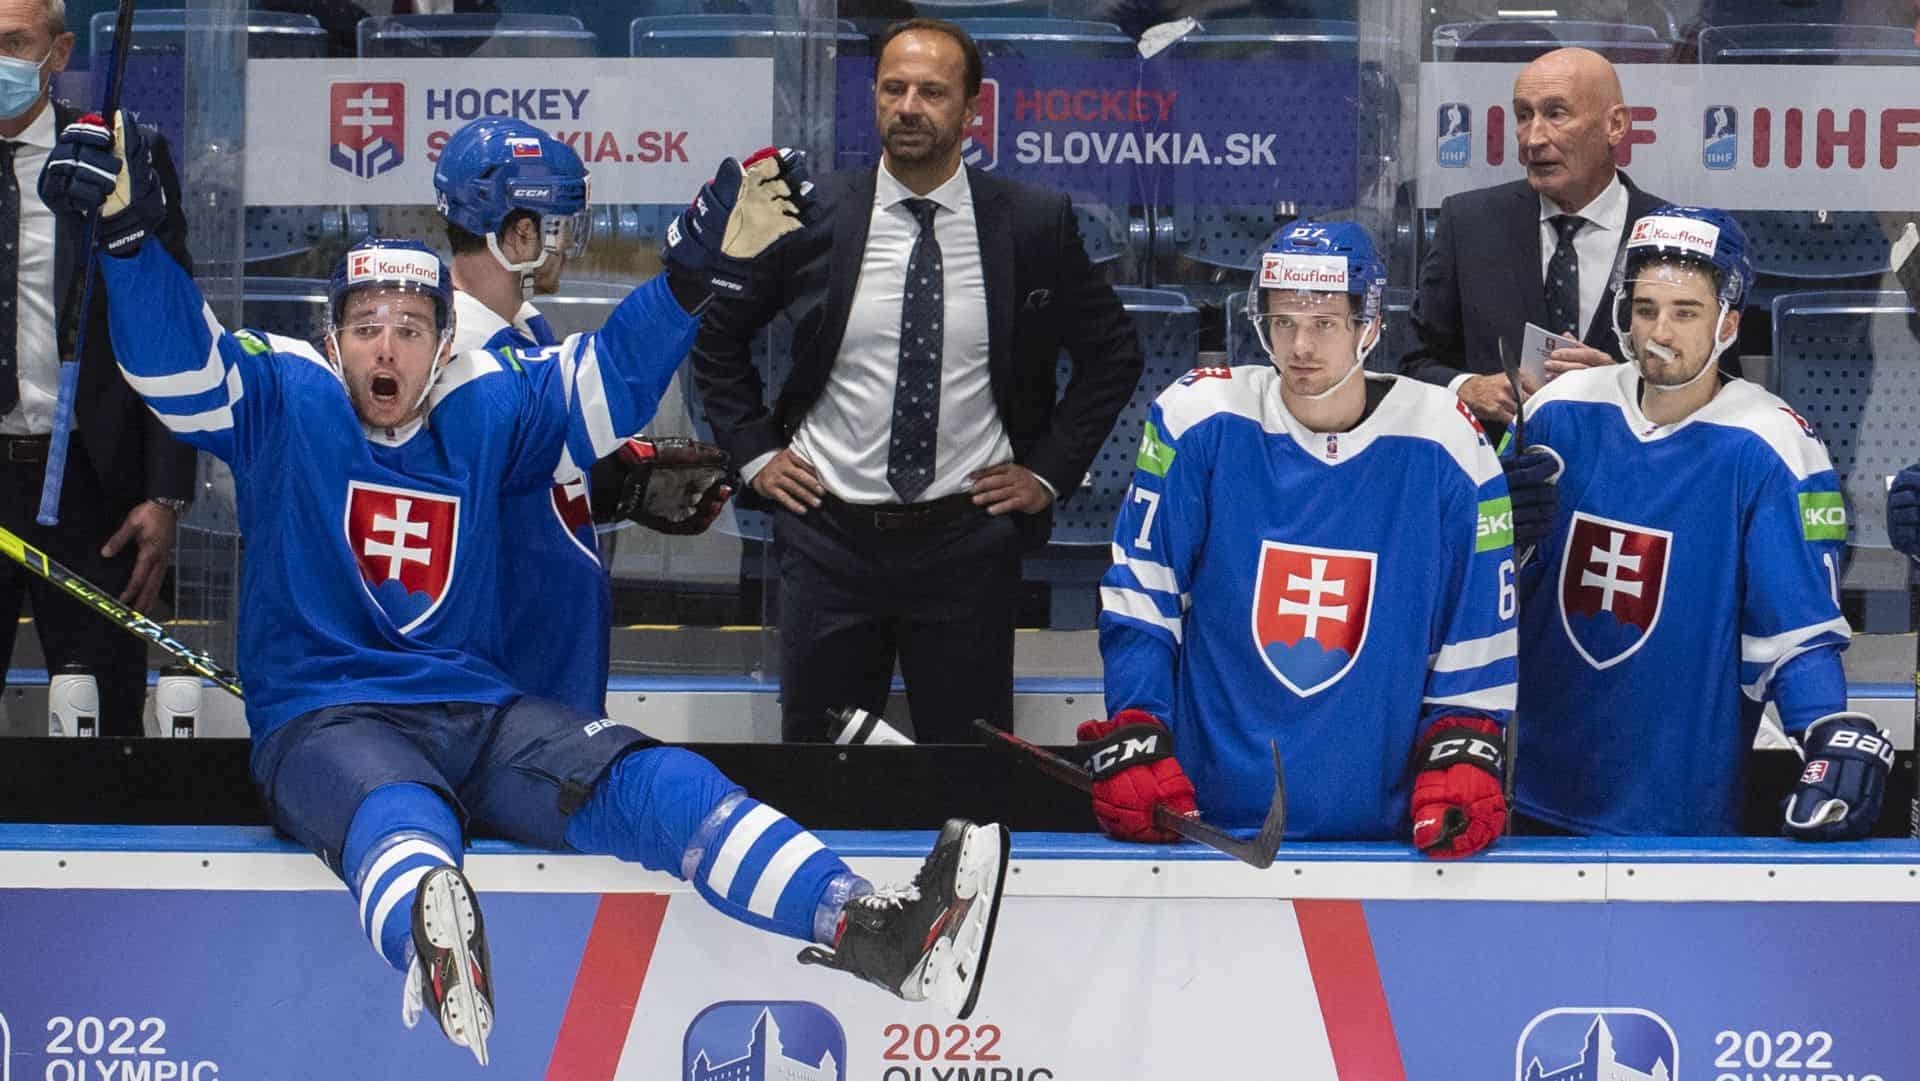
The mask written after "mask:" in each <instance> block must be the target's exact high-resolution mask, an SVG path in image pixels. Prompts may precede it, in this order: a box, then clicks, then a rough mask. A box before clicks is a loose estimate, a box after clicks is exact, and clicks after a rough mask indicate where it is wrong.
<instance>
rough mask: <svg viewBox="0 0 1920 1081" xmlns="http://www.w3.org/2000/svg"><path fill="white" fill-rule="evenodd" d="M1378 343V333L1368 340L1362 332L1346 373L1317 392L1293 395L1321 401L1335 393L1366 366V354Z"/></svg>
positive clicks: (1301, 398)
mask: <svg viewBox="0 0 1920 1081" xmlns="http://www.w3.org/2000/svg"><path fill="white" fill-rule="evenodd" d="M1378 344H1380V335H1378V334H1375V335H1374V336H1373V340H1372V341H1368V340H1367V339H1366V335H1365V334H1364V333H1362V334H1361V336H1360V342H1359V344H1357V345H1355V346H1354V347H1353V367H1351V368H1348V369H1347V374H1345V375H1343V376H1341V377H1340V378H1338V379H1336V380H1334V382H1333V385H1332V386H1330V387H1328V388H1327V389H1325V390H1323V391H1321V392H1320V393H1318V394H1296V395H1294V397H1296V398H1299V399H1300V400H1301V401H1303V402H1323V401H1326V400H1327V399H1328V398H1331V397H1333V396H1334V395H1335V394H1338V393H1339V392H1340V388H1341V387H1344V386H1346V385H1347V382H1348V381H1349V380H1351V379H1352V378H1353V377H1354V376H1355V375H1357V374H1359V373H1360V371H1361V369H1363V368H1365V367H1366V364H1367V354H1369V353H1371V352H1373V347H1374V346H1376V345H1378ZM1269 355H1271V350H1269Z"/></svg>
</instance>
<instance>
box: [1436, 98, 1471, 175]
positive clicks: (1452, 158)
mask: <svg viewBox="0 0 1920 1081" xmlns="http://www.w3.org/2000/svg"><path fill="white" fill-rule="evenodd" d="M1433 131H1434V138H1433V153H1434V158H1435V160H1437V161H1438V162H1439V163H1440V167H1441V168H1442V169H1465V168H1466V167H1467V165H1468V163H1469V162H1470V161H1471V159H1472V156H1473V110H1471V109H1469V108H1467V105H1466V103H1465V102H1463V101H1449V102H1446V103H1445V104H1443V105H1441V106H1440V111H1439V112H1438V113H1437V114H1436V117H1435V123H1434V128H1433Z"/></svg>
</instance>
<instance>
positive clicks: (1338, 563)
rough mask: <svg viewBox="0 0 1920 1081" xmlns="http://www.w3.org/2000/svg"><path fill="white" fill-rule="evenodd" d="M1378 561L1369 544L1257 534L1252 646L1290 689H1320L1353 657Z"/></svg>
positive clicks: (1362, 638)
mask: <svg viewBox="0 0 1920 1081" xmlns="http://www.w3.org/2000/svg"><path fill="white" fill-rule="evenodd" d="M1376 564H1377V557H1376V556H1375V555H1374V554H1373V553H1372V552H1352V551H1344V550H1341V549H1338V548H1308V547H1305V546H1303V545H1297V544H1281V543H1280V542H1279V541H1263V542H1261V545H1260V569H1259V574H1258V576H1257V577H1256V579H1255V580H1254V586H1253V646H1254V649H1255V650H1257V651H1258V652H1259V654H1260V659H1261V660H1263V661H1265V662H1266V664H1267V670H1268V671H1270V672H1272V673H1273V675H1274V678H1276V679H1278V680H1279V681H1280V682H1281V683H1283V684H1285V685H1286V686H1287V689H1288V690H1290V691H1292V692H1293V693H1295V694H1297V695H1299V696H1300V697H1302V698H1305V697H1307V696H1309V695H1313V694H1318V693H1319V692H1321V691H1323V690H1326V689H1327V688H1328V687H1331V686H1333V685H1334V684H1335V683H1337V682H1339V680H1340V677H1341V676H1344V675H1346V674H1347V671H1348V670H1349V669H1351V668H1352V667H1353V662H1354V661H1355V660H1358V659H1359V657H1360V650H1361V648H1362V647H1363V646H1365V645H1366V642H1367V624H1368V619H1367V617H1368V615H1369V614H1370V613H1371V612H1372V609H1373V580H1374V572H1375V570H1376Z"/></svg>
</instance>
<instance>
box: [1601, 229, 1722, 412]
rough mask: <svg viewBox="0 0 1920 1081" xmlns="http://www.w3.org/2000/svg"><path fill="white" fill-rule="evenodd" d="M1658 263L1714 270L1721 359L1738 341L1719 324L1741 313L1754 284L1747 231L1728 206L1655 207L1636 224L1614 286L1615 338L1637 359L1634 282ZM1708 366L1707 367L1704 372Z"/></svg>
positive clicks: (1716, 333)
mask: <svg viewBox="0 0 1920 1081" xmlns="http://www.w3.org/2000/svg"><path fill="white" fill-rule="evenodd" d="M1656 264H1663V265H1676V264H1677V265H1680V266H1689V265H1691V266H1694V267H1698V268H1699V269H1701V270H1704V271H1707V272H1708V273H1710V274H1712V276H1713V292H1714V297H1715V299H1717V300H1719V301H1720V314H1721V319H1720V320H1718V321H1716V322H1715V324H1714V327H1715V329H1714V349H1713V355H1714V356H1715V357H1718V356H1719V355H1720V354H1721V353H1722V352H1724V351H1725V350H1726V349H1727V347H1728V346H1730V345H1732V344H1733V339H1734V335H1733V334H1732V333H1728V334H1727V335H1726V336H1725V337H1724V338H1723V337H1722V336H1721V333H1720V324H1721V323H1722V322H1724V321H1725V317H1726V314H1727V313H1728V312H1737V311H1739V310H1740V308H1741V305H1743V304H1745V303H1746V299H1747V290H1748V288H1749V287H1750V286H1752V284H1753V264H1752V263H1751V262H1749V261H1748V259H1747V234H1746V231H1745V230H1744V229H1742V228H1740V223H1739V222H1738V221H1735V220H1734V217H1733V215H1731V214H1729V213H1727V212H1726V211H1724V210H1716V209H1713V208H1711V207H1698V206H1674V205H1672V204H1664V205H1661V206H1658V207H1655V208H1654V209H1653V210H1651V211H1649V212H1648V213H1647V214H1646V215H1644V216H1643V217H1641V218H1640V219H1639V220H1637V221H1635V222H1634V223H1633V227H1632V229H1631V230H1630V231H1629V232H1628V234H1627V242H1626V244H1625V245H1624V246H1623V247H1621V249H1620V255H1619V256H1618V257H1617V258H1616V259H1615V260H1614V264H1613V278H1612V280H1611V281H1610V282H1609V285H1610V286H1611V287H1612V289H1613V312H1612V318H1613V333H1614V337H1616V338H1618V339H1619V341H1620V348H1621V350H1622V351H1623V352H1624V353H1625V354H1626V356H1627V359H1628V360H1633V361H1636V362H1637V361H1638V359H1639V358H1638V357H1636V356H1635V355H1634V348H1633V340H1632V338H1631V337H1630V336H1629V334H1628V332H1627V328H1628V327H1630V326H1631V325H1632V322H1633V319H1632V313H1633V283H1634V282H1636V281H1638V280H1640V278H1641V277H1642V275H1643V274H1645V273H1646V272H1647V268H1648V267H1650V266H1654V265H1656ZM1706 370H1707V368H1706V367H1703V368H1702V369H1701V372H1702V373H1704V372H1705V371H1706ZM1695 378H1698V376H1696V377H1695Z"/></svg>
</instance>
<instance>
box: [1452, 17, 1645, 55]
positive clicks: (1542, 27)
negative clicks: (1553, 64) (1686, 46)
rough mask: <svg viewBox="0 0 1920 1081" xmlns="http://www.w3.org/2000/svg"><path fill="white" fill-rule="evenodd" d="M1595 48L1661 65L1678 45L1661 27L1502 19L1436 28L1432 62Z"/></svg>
mask: <svg viewBox="0 0 1920 1081" xmlns="http://www.w3.org/2000/svg"><path fill="white" fill-rule="evenodd" d="M1568 47H1579V48H1585V49H1592V50H1593V51H1594V52H1597V53H1599V54H1600V55H1602V56H1604V57H1606V58H1607V59H1609V60H1611V61H1613V62H1614V63H1616V64H1659V63H1665V62H1666V61H1668V60H1670V59H1672V57H1673V51H1674V42H1673V39H1672V38H1671V37H1668V36H1665V35H1663V34H1662V33H1661V30H1660V28H1658V27H1653V26H1643V25H1639V24H1631V23H1609V22H1591V21H1587V20H1583V19H1527V20H1518V19H1502V20H1497V21H1492V22H1470V23H1447V24H1443V25H1441V26H1438V27H1435V28H1434V31H1433V39H1432V57H1431V58H1432V59H1434V60H1436V61H1442V62H1444V61H1460V62H1463V63H1464V62H1481V63H1525V62H1527V61H1530V60H1532V59H1534V58H1535V57H1538V56H1540V55H1541V54H1543V53H1547V52H1551V51H1553V50H1554V49H1563V48H1568Z"/></svg>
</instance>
